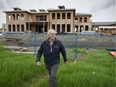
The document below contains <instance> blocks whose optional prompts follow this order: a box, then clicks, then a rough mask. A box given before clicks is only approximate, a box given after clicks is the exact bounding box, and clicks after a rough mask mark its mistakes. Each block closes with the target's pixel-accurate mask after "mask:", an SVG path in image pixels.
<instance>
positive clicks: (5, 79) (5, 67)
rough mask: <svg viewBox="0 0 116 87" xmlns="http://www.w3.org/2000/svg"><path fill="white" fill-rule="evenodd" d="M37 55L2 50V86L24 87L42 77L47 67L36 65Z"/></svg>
mask: <svg viewBox="0 0 116 87" xmlns="http://www.w3.org/2000/svg"><path fill="white" fill-rule="evenodd" d="M35 58H36V56H35V55H31V54H16V53H11V52H8V51H5V50H4V51H3V50H2V51H1V50H0V87H23V86H24V85H28V84H29V83H30V82H32V80H33V79H36V78H40V77H41V76H42V75H43V74H44V73H45V72H46V69H45V67H44V66H42V67H37V66H36V65H35Z"/></svg>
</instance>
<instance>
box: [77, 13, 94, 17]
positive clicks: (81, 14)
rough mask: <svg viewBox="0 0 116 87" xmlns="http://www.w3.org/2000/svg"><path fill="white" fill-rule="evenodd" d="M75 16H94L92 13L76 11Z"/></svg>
mask: <svg viewBox="0 0 116 87" xmlns="http://www.w3.org/2000/svg"><path fill="white" fill-rule="evenodd" d="M75 16H77V17H78V16H90V17H91V16H92V14H87V13H75Z"/></svg>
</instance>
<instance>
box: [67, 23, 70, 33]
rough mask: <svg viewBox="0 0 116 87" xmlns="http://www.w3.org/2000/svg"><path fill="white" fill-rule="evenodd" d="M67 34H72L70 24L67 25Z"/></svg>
mask: <svg viewBox="0 0 116 87" xmlns="http://www.w3.org/2000/svg"><path fill="white" fill-rule="evenodd" d="M67 32H70V24H67Z"/></svg>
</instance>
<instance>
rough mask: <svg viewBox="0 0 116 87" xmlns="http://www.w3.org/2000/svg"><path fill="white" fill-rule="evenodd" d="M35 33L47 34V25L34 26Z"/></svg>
mask: <svg viewBox="0 0 116 87" xmlns="http://www.w3.org/2000/svg"><path fill="white" fill-rule="evenodd" d="M35 31H36V32H38V33H44V32H47V25H45V26H44V27H43V25H36V26H35Z"/></svg>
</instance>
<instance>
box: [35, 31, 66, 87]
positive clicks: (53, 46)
mask: <svg viewBox="0 0 116 87" xmlns="http://www.w3.org/2000/svg"><path fill="white" fill-rule="evenodd" d="M60 52H61V53H62V56H63V59H64V63H65V64H67V58H66V52H65V49H64V46H63V44H62V43H61V41H59V40H57V39H56V32H55V31H54V30H53V29H49V30H48V39H47V40H46V41H44V42H43V43H42V44H41V46H40V49H39V50H38V54H37V60H36V64H37V66H40V65H41V62H40V59H41V56H42V54H44V62H45V65H46V68H47V69H48V71H49V75H50V79H49V82H50V87H56V72H57V69H58V65H59V62H60Z"/></svg>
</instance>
